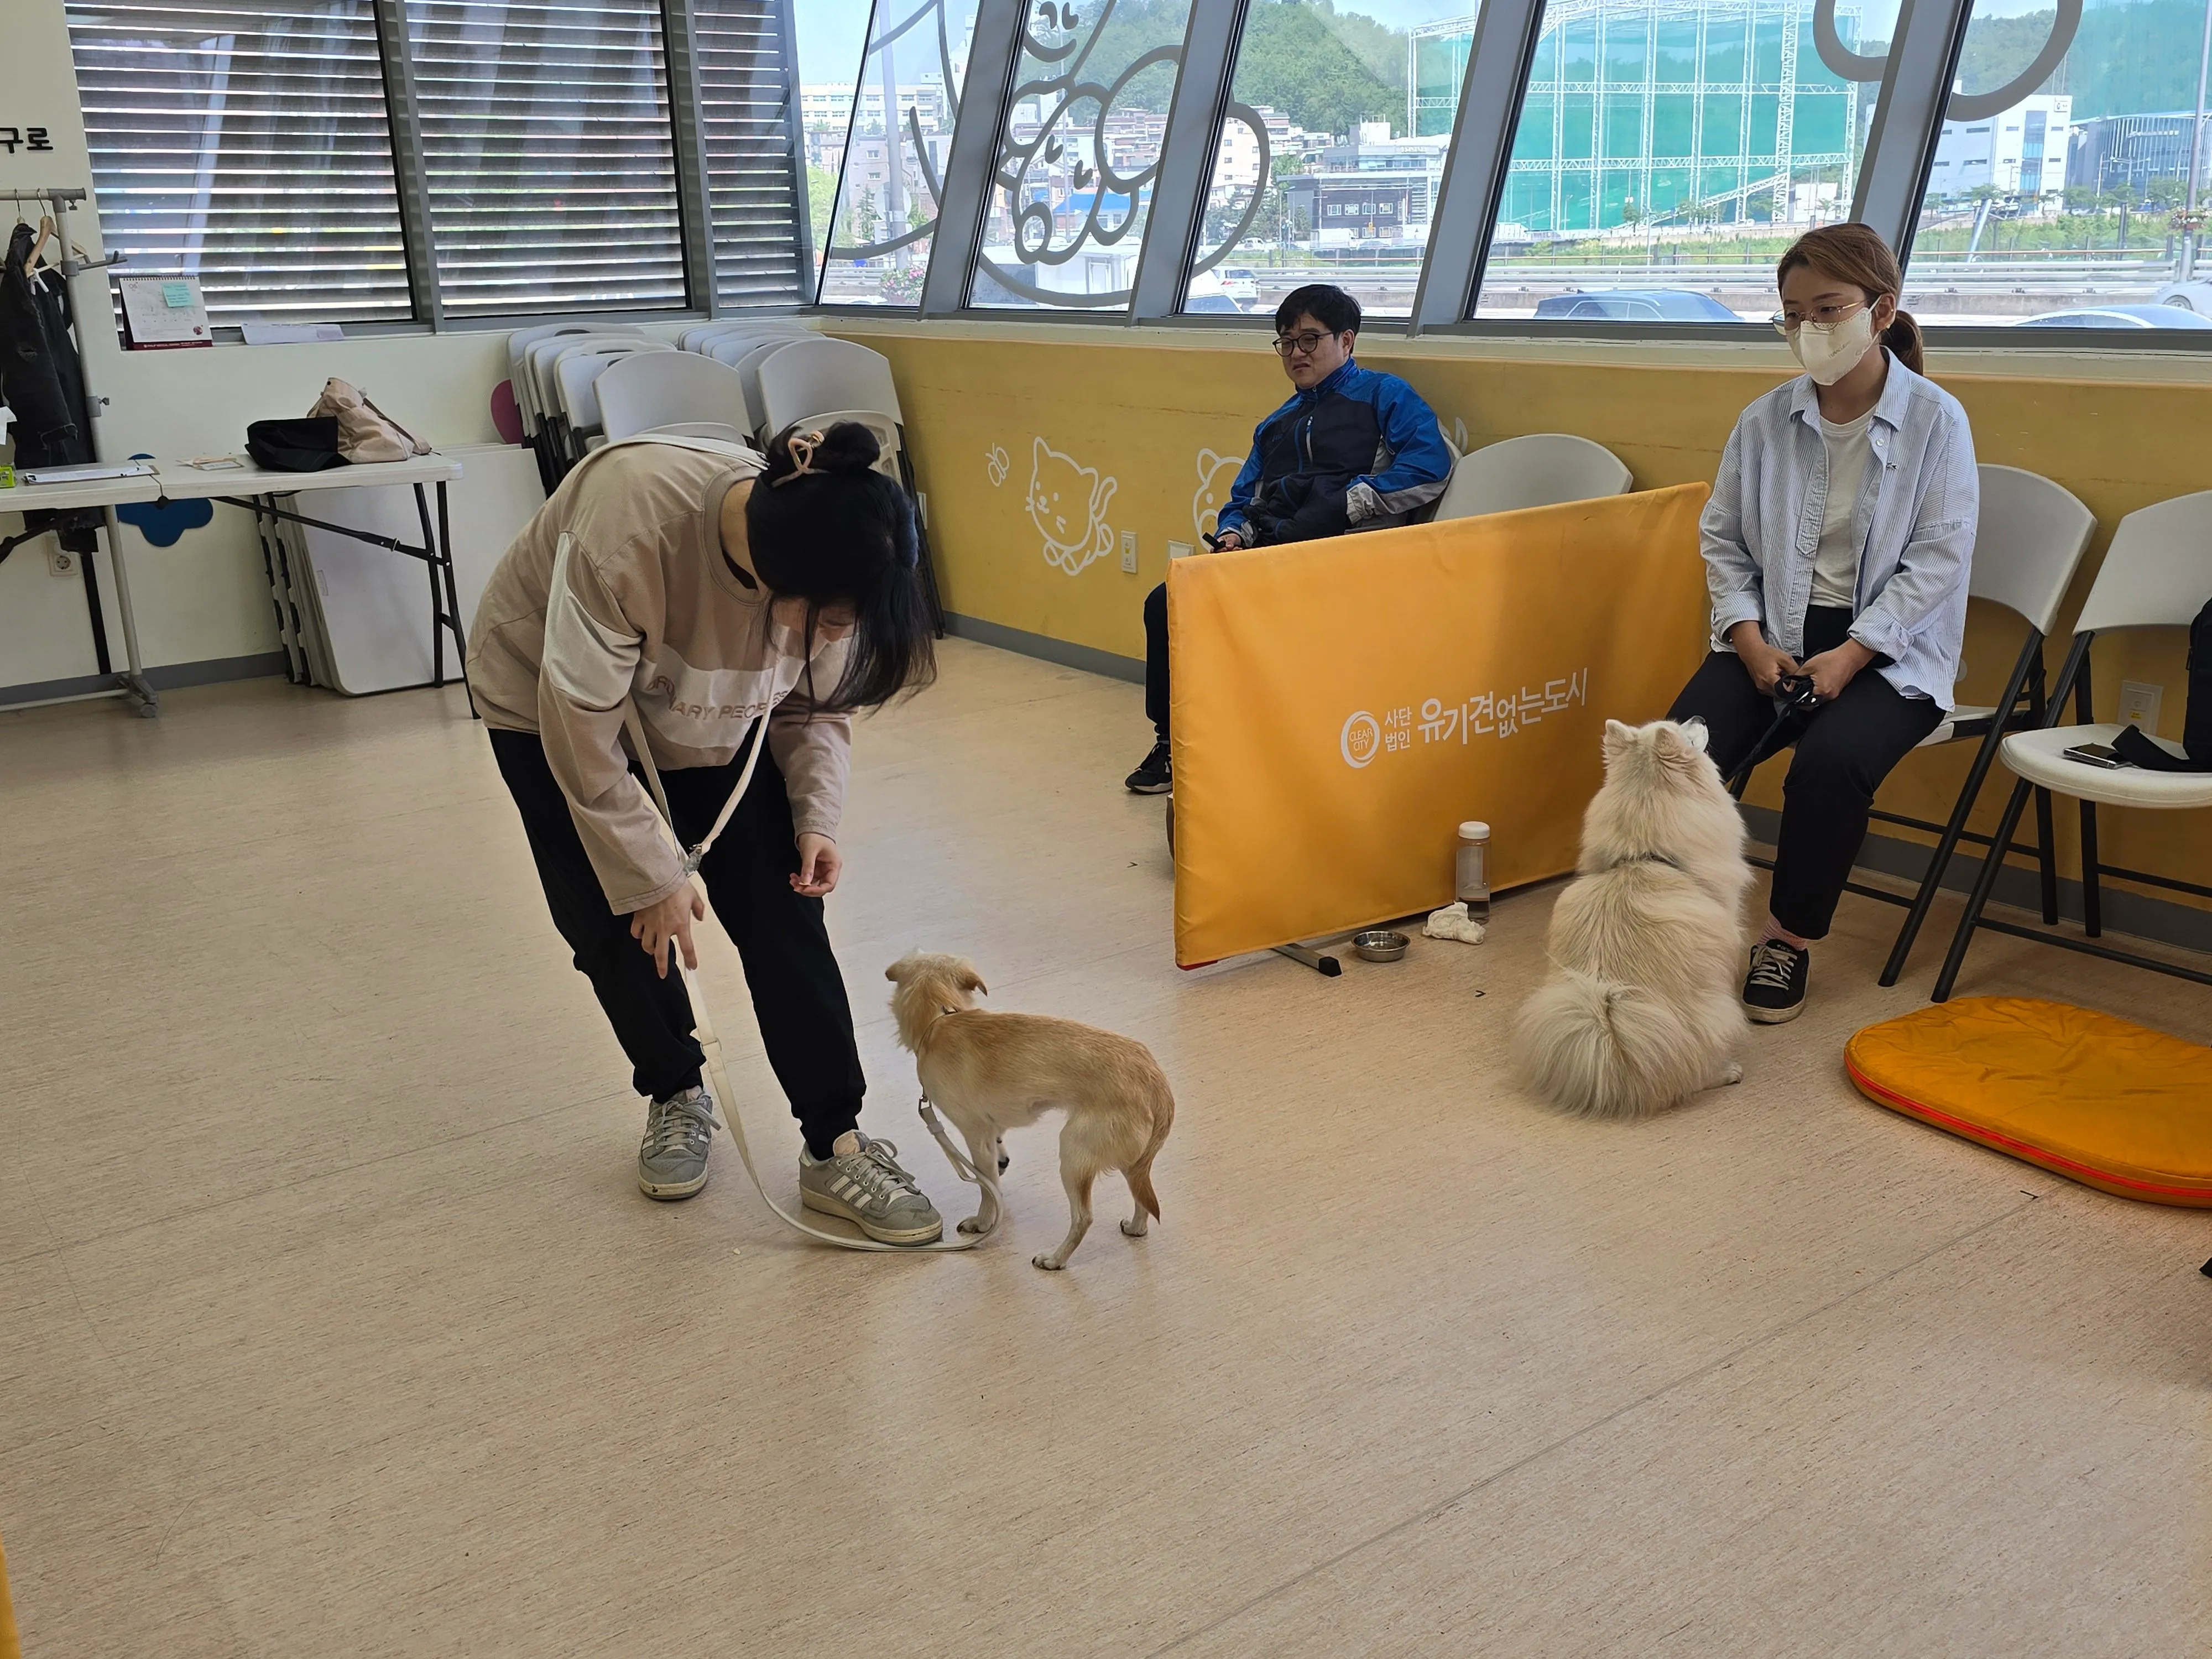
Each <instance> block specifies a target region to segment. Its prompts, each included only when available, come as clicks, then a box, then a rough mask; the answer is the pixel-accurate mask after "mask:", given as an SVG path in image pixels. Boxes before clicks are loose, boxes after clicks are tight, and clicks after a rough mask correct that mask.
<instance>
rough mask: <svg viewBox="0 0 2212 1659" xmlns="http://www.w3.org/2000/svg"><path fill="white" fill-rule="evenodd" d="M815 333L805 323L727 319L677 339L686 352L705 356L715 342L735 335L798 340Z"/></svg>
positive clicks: (705, 325)
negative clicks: (786, 336)
mask: <svg viewBox="0 0 2212 1659" xmlns="http://www.w3.org/2000/svg"><path fill="white" fill-rule="evenodd" d="M811 333H813V330H812V329H811V328H809V327H807V326H806V325H805V324H804V323H799V322H789V321H781V322H779V321H769V320H763V319H761V318H758V317H745V318H734V319H724V320H722V321H721V322H719V323H701V324H700V325H698V326H697V327H696V328H687V329H685V330H684V331H683V332H682V333H681V334H678V336H677V337H676V341H677V343H678V345H680V346H682V347H683V348H684V350H686V351H696V352H699V353H701V354H702V355H703V354H704V353H705V352H706V350H707V348H708V347H709V346H711V345H712V344H714V342H715V341H717V340H720V339H726V338H727V337H729V336H731V335H733V334H756V335H761V334H788V335H790V336H791V337H793V338H794V339H796V338H799V337H801V336H804V335H809V334H811Z"/></svg>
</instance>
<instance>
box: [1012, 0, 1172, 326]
mask: <svg viewBox="0 0 2212 1659" xmlns="http://www.w3.org/2000/svg"><path fill="white" fill-rule="evenodd" d="M1189 21H1190V0H1097V3H1095V4H1094V3H1090V0H1060V3H1055V0H1037V3H1035V4H1033V5H1032V6H1031V7H1030V11H1029V15H1028V21H1027V25H1026V27H1025V29H1024V33H1023V36H1022V55H1021V62H1020V65H1019V67H1018V70H1016V72H1015V76H1014V87H1013V91H1012V95H1011V96H1010V98H1009V99H1008V100H1007V106H1006V116H1005V119H1004V121H1003V122H1002V124H1001V125H1000V132H999V155H998V161H997V165H996V168H995V171H994V173H993V174H992V178H991V185H992V189H991V193H990V197H989V198H988V200H989V205H988V209H987V213H986V215H985V217H984V222H983V236H982V246H981V248H980V249H979V250H978V252H977V254H976V259H975V280H974V284H973V287H972V288H971V289H970V291H969V296H968V298H969V304H970V305H975V306H1058V307H1071V308H1076V309H1082V310H1091V311H1120V310H1127V308H1128V305H1129V300H1130V296H1131V295H1132V293H1133V290H1134V286H1135V283H1136V275H1137V256H1138V254H1139V252H1140V251H1141V250H1142V248H1143V246H1144V241H1145V233H1146V226H1147V224H1148V222H1150V219H1151V214H1152V185H1153V181H1154V179H1156V178H1157V177H1158V173H1159V167H1160V149H1161V145H1162V143H1163V142H1164V139H1165V138H1166V136H1167V120H1168V103H1169V100H1170V99H1171V98H1172V97H1173V96H1174V94H1175V84H1176V70H1177V69H1178V68H1179V67H1180V66H1181V64H1182V43H1183V35H1184V31H1185V29H1186V27H1188V23H1189Z"/></svg>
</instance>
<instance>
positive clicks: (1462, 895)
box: [1452, 818, 1490, 921]
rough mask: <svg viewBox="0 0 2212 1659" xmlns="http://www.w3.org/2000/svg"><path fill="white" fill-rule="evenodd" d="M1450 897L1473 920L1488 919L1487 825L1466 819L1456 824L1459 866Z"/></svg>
mask: <svg viewBox="0 0 2212 1659" xmlns="http://www.w3.org/2000/svg"><path fill="white" fill-rule="evenodd" d="M1452 896H1454V897H1455V898H1456V899H1458V900H1459V902H1461V903H1462V904H1464V905H1465V906H1467V914H1468V915H1469V916H1470V917H1471V918H1473V919H1474V921H1489V920H1490V826H1489V825H1488V824H1486V823H1480V822H1479V821H1477V820H1474V819H1472V818H1470V819H1469V820H1468V822H1467V823H1462V825H1460V827H1459V867H1458V872H1457V879H1456V880H1455V882H1454V884H1453V894H1452Z"/></svg>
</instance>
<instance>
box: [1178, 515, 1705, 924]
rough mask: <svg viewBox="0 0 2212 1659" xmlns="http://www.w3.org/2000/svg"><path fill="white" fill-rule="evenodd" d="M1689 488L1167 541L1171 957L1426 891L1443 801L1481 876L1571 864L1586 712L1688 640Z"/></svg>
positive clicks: (1682, 671)
mask: <svg viewBox="0 0 2212 1659" xmlns="http://www.w3.org/2000/svg"><path fill="white" fill-rule="evenodd" d="M1707 493H1708V492H1707V490H1706V488H1705V485H1703V484H1682V485H1678V486H1675V487H1674V488H1672V489H1658V490H1651V491H1648V492H1645V493H1643V494H1639V495H1619V496H1613V497H1610V498H1607V499H1606V500H1602V501H1574V502H1570V503H1567V504H1566V505H1564V506H1559V507H1532V508H1529V509H1528V510H1527V511H1525V512H1520V513H1494V514H1491V515H1487V516H1485V517H1481V518H1473V519H1457V520H1451V521H1449V522H1447V523H1443V524H1433V525H1419V526H1409V527H1407V528H1405V529H1401V530H1384V531H1376V532H1372V533H1370V534H1367V535H1357V536H1346V537H1342V538H1337V539H1335V540H1332V541H1322V542H1312V543H1304V544H1299V545H1297V546H1293V547H1281V548H1264V549H1260V550H1255V551H1251V552H1238V553H1226V554H1220V555H1217V556H1213V557H1210V558H1203V559H1181V560H1177V561H1176V562H1175V564H1174V565H1173V566H1172V567H1171V568H1170V570H1169V574H1168V627H1169V640H1170V660H1171V664H1172V671H1173V684H1174V708H1173V710H1172V716H1173V719H1172V726H1173V732H1174V743H1175V780H1176V902H1175V912H1176V961H1178V962H1180V963H1183V964H1185V965H1186V966H1190V965H1194V964H1197V963H1206V962H1212V961H1217V960H1218V959H1220V958H1221V957H1227V956H1233V955H1236V954H1237V953H1239V952H1243V951H1257V950H1265V949H1267V947H1269V946H1271V945H1280V944H1284V943H1286V942H1288V941H1290V940H1292V939H1312V938H1316V937H1319V936H1321V935H1323V934H1327V933H1334V932H1338V931H1340V930H1342V929H1345V928H1349V927H1358V926H1361V925H1364V924H1366V923H1370V922H1373V921H1380V920H1383V919H1384V918H1388V917H1393V916H1401V915H1412V914H1413V913H1414V912H1417V911H1421V910H1427V909H1431V908H1435V907H1437V906H1438V905H1441V904H1444V903H1447V902H1449V900H1450V898H1451V887H1452V860H1453V851H1454V848H1455V842H1456V839H1457V833H1458V827H1459V824H1460V823H1461V821H1462V819H1466V818H1481V819H1485V820H1486V821H1487V822H1488V823H1490V825H1491V827H1492V848H1493V853H1492V868H1491V872H1490V878H1491V882H1492V885H1493V886H1494V887H1499V888H1504V887H1511V886H1515V885H1518V884H1522V883H1525V882H1531V881H1538V880H1541V879H1543V878H1547V877H1550V876H1556V875H1559V874H1563V873H1565V872H1567V871H1569V870H1571V869H1572V868H1573V867H1574V862H1575V854H1576V849H1577V843H1578V842H1579V839H1580V833H1581V824H1582V814H1583V807H1584V806H1586V805H1588V804H1589V798H1590V797H1591V795H1593V794H1595V793H1596V791H1597V787H1598V784H1599V781H1600V779H1601V772H1602V766H1601V755H1600V749H1599V743H1600V738H1601V734H1602V732H1603V731H1604V729H1605V722H1606V720H1607V718H1613V719H1617V720H1629V721H1643V720H1656V719H1657V718H1658V717H1659V716H1661V715H1662V714H1664V713H1665V712H1666V710H1667V707H1668V703H1669V702H1671V701H1672V700H1673V698H1674V694H1675V693H1676V692H1677V691H1678V690H1680V688H1681V686H1682V684H1683V683H1684V682H1685V681H1686V680H1687V679H1688V678H1689V677H1690V674H1691V672H1692V670H1694V669H1695V668H1696V667H1697V665H1698V662H1699V658H1700V656H1701V655H1702V653H1703V652H1704V650H1705V642H1706V629H1707V624H1708V617H1709V607H1708V604H1707V600H1706V595H1705V573H1704V566H1703V563H1702V562H1701V560H1700V559H1699V553H1698V515H1699V510H1700V509H1701V508H1702V507H1704V505H1705V497H1706V495H1707Z"/></svg>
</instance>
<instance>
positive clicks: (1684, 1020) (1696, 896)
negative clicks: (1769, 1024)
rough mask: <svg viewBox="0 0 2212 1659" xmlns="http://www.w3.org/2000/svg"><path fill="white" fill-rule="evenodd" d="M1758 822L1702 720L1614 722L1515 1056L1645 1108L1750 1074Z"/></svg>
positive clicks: (1577, 1093)
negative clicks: (1724, 775)
mask: <svg viewBox="0 0 2212 1659" xmlns="http://www.w3.org/2000/svg"><path fill="white" fill-rule="evenodd" d="M1743 845H1744V830H1743V820H1742V818H1741V817H1740V816H1739V815H1738V813H1737V811H1736V806H1735V801H1733V800H1732V799H1729V793H1728V790H1727V789H1726V787H1723V784H1722V782H1721V775H1720V773H1719V771H1718V769H1716V768H1715V767H1714V765H1713V763H1712V762H1711V760H1710V759H1708V758H1707V757H1706V755H1705V727H1704V726H1701V725H1698V724H1695V723H1692V725H1689V726H1677V725H1674V723H1673V722H1672V721H1668V720H1655V721H1654V722H1652V723H1651V724H1650V725H1649V726H1624V725H1622V724H1621V723H1620V721H1619V720H1607V722H1606V723H1605V785H1604V787H1602V788H1601V789H1600V790H1599V791H1598V792H1597V794H1596V796H1595V799H1592V800H1591V802H1590V804H1589V811H1588V812H1586V813H1585V814H1584V815H1583V851H1582V858H1581V860H1580V862H1579V863H1578V864H1577V866H1576V868H1577V871H1578V872H1580V873H1579V874H1578V875H1577V877H1576V878H1575V880H1574V881H1573V882H1572V883H1571V884H1569V886H1568V888H1567V890H1566V891H1565V892H1564V893H1562V894H1560V895H1559V903H1558V904H1557V905H1556V906H1555V907H1553V911H1552V933H1551V942H1550V945H1551V957H1552V964H1553V974H1552V977H1551V978H1550V979H1549V980H1547V981H1546V982H1545V984H1544V986H1543V988H1542V989H1541V990H1539V991H1538V992H1537V993H1536V994H1535V995H1534V996H1533V997H1531V998H1530V999H1529V1000H1528V1003H1527V1004H1526V1005H1525V1006H1523V1007H1522V1010H1521V1016H1520V1022H1519V1025H1518V1028H1517V1030H1516V1033H1515V1040H1514V1058H1515V1061H1516V1065H1517V1066H1518V1069H1519V1071H1520V1074H1521V1078H1522V1082H1523V1083H1524V1084H1525V1085H1526V1086H1527V1087H1528V1089H1529V1091H1531V1092H1533V1093H1534V1094H1536V1095H1539V1096H1541V1097H1543V1098H1544V1099H1545V1100H1547V1101H1548V1102H1550V1103H1552V1104H1553V1105H1554V1106H1557V1107H1559V1108H1560V1109H1562V1110H1565V1111H1569V1112H1575V1113H1579V1114H1582V1115H1587V1116H1592V1117H1642V1116H1644V1115H1648V1114H1650V1113H1652V1112H1656V1111H1660V1110H1662V1109H1664V1108H1666V1107H1668V1106H1672V1105H1674V1103H1676V1102H1678V1101H1681V1100H1684V1099H1686V1098H1687V1097H1690V1096H1691V1095H1693V1094H1696V1093H1697V1092H1698V1091H1700V1090H1703V1089H1710V1088H1712V1087H1714V1086H1715V1085H1718V1084H1723V1083H1734V1082H1735V1081H1736V1080H1737V1079H1740V1078H1741V1077H1742V1075H1743V1068H1742V1067H1741V1066H1739V1065H1737V1064H1736V1061H1735V1051H1736V1045H1737V1044H1738V1043H1739V1042H1741V1040H1742V1037H1743V1035H1744V1030H1745V1024H1744V1016H1743V1006H1742V1004H1741V1001H1740V1000H1738V992H1737V987H1736V980H1737V976H1738V975H1740V974H1741V972H1742V969H1743V963H1742V960H1741V951H1742V923H1741V918H1740V915H1739V914H1738V913H1739V911H1740V910H1741V907H1742V903H1743V895H1744V890H1745V888H1747V886H1749V885H1750V884H1751V868H1750V866H1748V865H1747V864H1746V863H1745V861H1744V856H1743Z"/></svg>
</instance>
